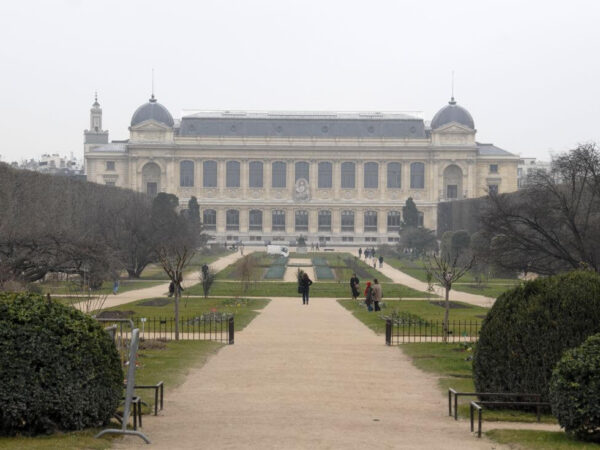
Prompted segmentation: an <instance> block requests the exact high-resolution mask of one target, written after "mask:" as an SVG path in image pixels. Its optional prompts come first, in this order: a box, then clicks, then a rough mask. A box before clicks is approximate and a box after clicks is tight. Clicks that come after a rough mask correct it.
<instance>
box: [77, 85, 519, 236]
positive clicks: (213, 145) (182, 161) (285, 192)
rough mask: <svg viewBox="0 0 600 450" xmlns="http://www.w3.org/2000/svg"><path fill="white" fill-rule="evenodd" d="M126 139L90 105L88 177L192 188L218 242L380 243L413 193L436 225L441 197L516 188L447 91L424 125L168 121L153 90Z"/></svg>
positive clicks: (388, 116) (290, 118) (498, 154)
mask: <svg viewBox="0 0 600 450" xmlns="http://www.w3.org/2000/svg"><path fill="white" fill-rule="evenodd" d="M129 131H130V137H129V139H128V140H126V141H113V142H110V143H109V140H108V131H105V130H103V128H102V109H101V108H100V105H99V104H98V101H97V99H96V101H95V102H94V104H93V106H92V109H91V114H90V129H89V130H86V131H85V132H84V136H85V144H84V152H85V170H86V175H87V179H88V181H92V182H96V183H101V184H109V185H115V186H120V187H125V188H130V189H134V190H137V191H141V192H147V193H148V194H150V195H156V194H157V193H158V192H168V193H172V194H175V195H177V196H178V197H179V200H180V204H181V205H185V204H187V201H188V200H189V199H190V198H191V197H192V196H195V197H196V198H197V199H198V202H199V204H200V207H201V219H202V221H203V223H204V226H205V228H206V230H207V231H208V232H209V233H210V234H211V235H212V236H214V238H215V240H217V241H220V242H225V241H238V240H241V241H254V242H267V241H288V240H295V239H297V238H298V237H299V236H301V235H303V236H305V237H307V238H308V240H309V241H311V242H321V243H331V244H336V245H339V244H361V245H364V244H376V243H388V242H394V241H397V240H398V231H399V228H400V223H401V221H402V207H403V206H404V204H405V202H406V200H407V198H409V197H412V198H413V200H414V201H415V203H416V205H417V208H418V209H419V211H420V212H421V216H422V223H423V225H424V226H425V227H428V228H432V229H435V228H436V221H437V204H438V202H440V201H447V200H454V199H463V198H473V197H479V196H483V195H486V194H487V192H488V191H489V190H494V191H497V192H512V191H515V190H516V189H517V163H518V161H519V157H518V156H515V155H513V154H511V153H509V152H507V151H505V150H502V149H500V148H498V147H496V146H494V145H492V144H482V143H478V142H477V141H476V140H475V134H476V130H475V125H474V122H473V118H472V117H471V115H470V114H469V112H468V111H467V110H466V109H464V108H463V107H461V106H459V105H457V104H456V102H455V101H454V98H452V99H451V100H450V102H449V103H448V105H446V106H444V107H443V108H442V109H441V110H440V111H439V112H438V113H437V114H436V115H435V116H434V118H433V120H432V121H431V123H430V124H429V123H426V122H425V121H424V120H423V119H421V118H419V117H416V116H414V115H408V114H403V113H380V112H360V113H329V112H319V113H312V112H242V111H221V112H198V113H193V114H188V115H184V116H183V117H182V118H181V119H178V120H174V119H173V117H172V116H171V114H170V113H169V111H168V110H167V108H165V107H164V106H163V105H161V104H160V103H158V102H157V101H156V99H155V98H154V95H152V97H151V99H150V100H149V102H148V103H146V104H144V105H142V106H140V107H139V108H138V109H137V110H136V111H135V112H134V114H133V117H132V119H131V124H130V127H129Z"/></svg>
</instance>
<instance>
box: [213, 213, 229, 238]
mask: <svg viewBox="0 0 600 450" xmlns="http://www.w3.org/2000/svg"><path fill="white" fill-rule="evenodd" d="M214 210H215V211H216V212H217V233H225V223H226V218H225V211H226V210H227V208H216V207H215V208H214Z"/></svg>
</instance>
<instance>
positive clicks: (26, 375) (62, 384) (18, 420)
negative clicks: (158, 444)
mask: <svg viewBox="0 0 600 450" xmlns="http://www.w3.org/2000/svg"><path fill="white" fill-rule="evenodd" d="M122 393H123V371H122V368H121V362H120V359H119V354H118V353H117V349H116V348H115V345H114V344H113V342H112V341H111V339H110V338H109V337H108V335H107V334H106V333H105V332H104V330H103V329H102V326H100V324H99V323H98V322H97V321H95V320H94V319H92V318H91V317H88V316H86V315H85V314H83V313H82V312H80V311H78V310H76V309H74V308H72V307H69V306H64V305H61V304H59V303H57V302H54V301H51V300H49V299H45V298H44V297H42V296H40V295H37V294H28V293H22V294H15V293H0V434H3V435H14V434H17V433H19V434H38V433H50V432H52V431H55V430H65V431H66V430H79V429H83V428H86V427H97V426H101V425H105V424H106V423H108V421H109V420H110V418H111V416H112V415H113V414H114V412H115V410H116V409H117V406H118V405H119V401H120V399H121V396H122Z"/></svg>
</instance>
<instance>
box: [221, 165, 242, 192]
mask: <svg viewBox="0 0 600 450" xmlns="http://www.w3.org/2000/svg"><path fill="white" fill-rule="evenodd" d="M225 172H226V173H225V181H226V184H225V185H226V186H227V187H234V188H237V187H240V163H239V162H238V161H227V165H226V166H225Z"/></svg>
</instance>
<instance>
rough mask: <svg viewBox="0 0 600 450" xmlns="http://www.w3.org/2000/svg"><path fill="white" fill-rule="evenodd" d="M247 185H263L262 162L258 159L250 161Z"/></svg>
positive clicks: (255, 186) (258, 186) (254, 186)
mask: <svg viewBox="0 0 600 450" xmlns="http://www.w3.org/2000/svg"><path fill="white" fill-rule="evenodd" d="M248 185H249V187H251V188H261V187H263V163H261V162H260V161H252V162H251V163H250V169H249V180H248Z"/></svg>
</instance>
